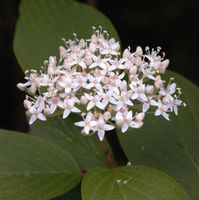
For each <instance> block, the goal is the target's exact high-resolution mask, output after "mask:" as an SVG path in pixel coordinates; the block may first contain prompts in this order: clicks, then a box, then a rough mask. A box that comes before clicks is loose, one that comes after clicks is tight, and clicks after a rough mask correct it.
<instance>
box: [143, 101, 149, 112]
mask: <svg viewBox="0 0 199 200" xmlns="http://www.w3.org/2000/svg"><path fill="white" fill-rule="evenodd" d="M149 107H150V106H149V103H143V105H142V111H143V112H146V111H147V110H148V109H149Z"/></svg>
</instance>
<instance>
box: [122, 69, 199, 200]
mask: <svg viewBox="0 0 199 200" xmlns="http://www.w3.org/2000/svg"><path fill="white" fill-rule="evenodd" d="M167 77H175V81H176V82H177V84H178V86H179V87H181V88H182V93H183V95H182V99H183V100H184V101H185V102H186V104H187V107H185V108H180V111H179V115H178V116H172V118H171V120H170V121H169V122H168V121H166V120H164V119H163V118H161V117H154V116H152V115H149V116H147V118H146V120H145V122H144V126H143V127H142V128H140V129H138V130H135V129H131V130H129V131H128V132H127V133H125V134H122V133H119V134H118V136H119V140H120V142H121V144H122V147H123V149H124V151H125V153H126V156H127V157H128V159H129V160H130V161H132V163H135V164H140V165H147V166H150V167H154V168H157V169H160V170H162V171H164V172H166V173H167V174H169V175H171V176H173V177H175V179H176V180H177V181H178V182H179V183H181V184H182V185H183V186H184V188H185V189H186V190H187V192H188V193H189V194H190V196H191V197H192V199H193V200H198V199H199V148H198V147H199V104H198V100H199V89H198V88H197V87H196V86H195V85H194V84H193V83H191V82H190V81H188V80H187V79H185V78H183V77H182V76H180V75H178V74H176V73H174V72H168V74H167Z"/></svg>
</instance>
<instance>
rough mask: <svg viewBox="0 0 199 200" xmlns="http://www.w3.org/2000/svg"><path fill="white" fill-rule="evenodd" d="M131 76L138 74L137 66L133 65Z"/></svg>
mask: <svg viewBox="0 0 199 200" xmlns="http://www.w3.org/2000/svg"><path fill="white" fill-rule="evenodd" d="M129 72H130V74H136V73H137V66H136V65H133V66H132V67H131V68H130V71H129Z"/></svg>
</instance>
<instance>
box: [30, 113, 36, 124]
mask: <svg viewBox="0 0 199 200" xmlns="http://www.w3.org/2000/svg"><path fill="white" fill-rule="evenodd" d="M36 119H37V116H36V115H32V116H31V117H30V120H29V124H30V125H31V124H32V123H33V122H35V120H36Z"/></svg>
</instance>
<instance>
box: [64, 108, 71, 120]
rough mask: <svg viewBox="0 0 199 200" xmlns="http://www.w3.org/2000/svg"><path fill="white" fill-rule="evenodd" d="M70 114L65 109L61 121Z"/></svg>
mask: <svg viewBox="0 0 199 200" xmlns="http://www.w3.org/2000/svg"><path fill="white" fill-rule="evenodd" d="M69 114H70V110H68V109H65V110H64V112H63V119H65V118H66V117H68V115H69Z"/></svg>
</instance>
